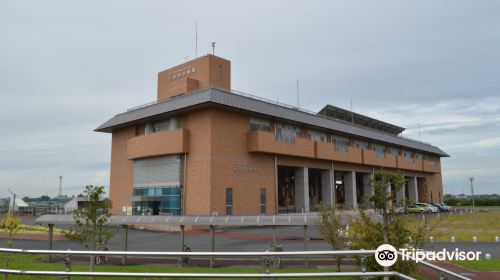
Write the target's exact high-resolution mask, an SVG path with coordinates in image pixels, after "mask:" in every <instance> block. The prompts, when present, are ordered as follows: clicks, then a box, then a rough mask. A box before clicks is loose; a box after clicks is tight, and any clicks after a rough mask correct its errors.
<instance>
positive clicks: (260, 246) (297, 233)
mask: <svg viewBox="0 0 500 280" xmlns="http://www.w3.org/2000/svg"><path fill="white" fill-rule="evenodd" d="M276 233H277V234H276V237H277V243H279V244H282V245H283V248H284V250H285V251H300V250H304V240H303V227H300V226H297V227H278V228H277V229H276ZM308 236H309V237H310V238H311V240H309V241H308V250H329V249H330V246H329V245H328V244H327V242H325V241H324V240H322V239H321V234H320V233H319V230H318V228H317V227H309V228H308ZM185 240H186V245H187V246H189V247H190V248H191V249H192V250H193V251H209V250H210V233H209V232H208V231H193V232H187V233H186V236H185ZM271 240H272V228H269V227H247V228H226V229H223V230H219V231H217V232H216V237H215V250H216V251H265V250H266V249H269V247H270V243H271ZM128 241H129V245H128V249H129V250H130V251H180V249H181V234H180V233H170V232H152V231H146V230H137V229H131V230H129V239H128ZM0 246H2V247H7V242H6V240H5V239H0ZM14 247H15V248H22V249H48V242H47V241H34V240H15V241H14ZM53 247H54V249H59V250H66V249H71V250H84V249H85V248H84V247H83V245H81V244H80V243H79V242H77V241H71V240H65V241H54V246H53ZM108 247H109V250H122V249H123V231H122V230H121V229H116V232H115V235H114V237H113V238H111V240H110V241H109V243H108ZM425 248H426V249H427V250H435V251H438V250H442V249H443V248H446V249H447V250H455V248H458V249H459V250H463V251H481V252H482V254H483V256H484V255H485V254H486V253H490V254H491V255H492V257H493V258H500V243H484V242H478V243H472V242H470V243H467V242H457V243H448V242H434V243H427V244H426V245H425Z"/></svg>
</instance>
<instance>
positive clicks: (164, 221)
mask: <svg viewBox="0 0 500 280" xmlns="http://www.w3.org/2000/svg"><path fill="white" fill-rule="evenodd" d="M35 223H37V224H46V225H48V227H49V231H48V238H47V239H48V245H49V250H52V245H53V239H54V225H74V224H75V218H74V216H73V215H43V216H40V217H38V218H37V219H36V220H35ZM319 223H320V216H319V215H317V214H298V215H278V216H276V215H274V216H110V217H109V220H108V223H106V225H107V226H113V225H114V226H122V227H123V251H128V230H129V226H130V225H168V226H179V227H180V230H181V236H180V237H181V242H180V245H181V247H180V249H181V250H180V251H181V252H182V251H184V246H185V226H209V227H210V240H211V242H210V243H211V251H212V252H215V227H217V226H240V227H244V226H272V227H273V243H276V226H302V227H304V251H308V245H307V242H308V241H307V239H308V235H307V227H308V226H309V225H318V224H319ZM50 261H51V255H49V262H50ZM304 261H305V263H306V266H307V263H308V260H307V258H306V259H305V260H304ZM126 263H127V256H125V255H124V256H123V257H122V264H123V265H125V264H126ZM213 265H214V257H213V256H212V257H210V267H213Z"/></svg>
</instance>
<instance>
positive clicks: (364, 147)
mask: <svg viewBox="0 0 500 280" xmlns="http://www.w3.org/2000/svg"><path fill="white" fill-rule="evenodd" d="M355 143H356V148H358V149H360V150H367V149H368V142H366V141H360V140H356V142H355Z"/></svg>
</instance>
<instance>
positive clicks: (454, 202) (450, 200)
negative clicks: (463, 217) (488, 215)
mask: <svg viewBox="0 0 500 280" xmlns="http://www.w3.org/2000/svg"><path fill="white" fill-rule="evenodd" d="M444 202H445V203H446V204H448V205H450V206H472V198H460V197H452V196H445V197H444ZM474 204H475V205H476V206H500V197H475V198H474Z"/></svg>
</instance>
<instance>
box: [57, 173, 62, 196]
mask: <svg viewBox="0 0 500 280" xmlns="http://www.w3.org/2000/svg"><path fill="white" fill-rule="evenodd" d="M62 178H63V177H62V176H59V193H58V194H57V196H58V197H62Z"/></svg>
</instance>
